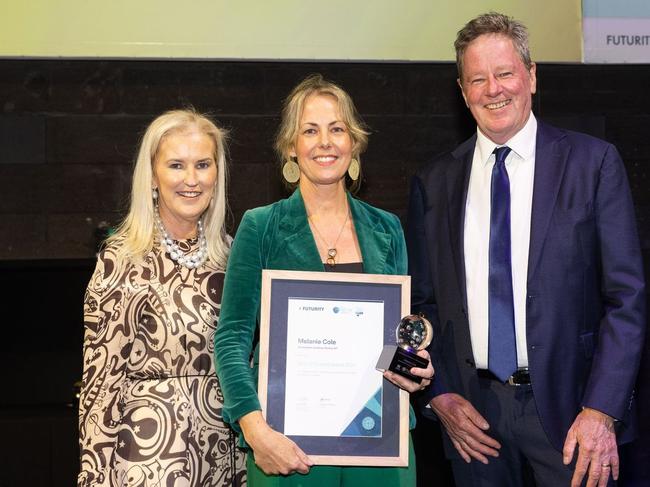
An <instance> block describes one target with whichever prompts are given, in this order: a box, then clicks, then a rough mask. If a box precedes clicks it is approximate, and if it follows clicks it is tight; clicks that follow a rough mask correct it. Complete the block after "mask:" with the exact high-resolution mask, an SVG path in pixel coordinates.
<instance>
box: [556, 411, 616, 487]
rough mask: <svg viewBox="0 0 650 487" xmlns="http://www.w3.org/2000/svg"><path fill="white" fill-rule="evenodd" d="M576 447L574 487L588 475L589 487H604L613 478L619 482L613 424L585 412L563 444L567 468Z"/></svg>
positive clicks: (607, 417)
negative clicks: (610, 477) (576, 458)
mask: <svg viewBox="0 0 650 487" xmlns="http://www.w3.org/2000/svg"><path fill="white" fill-rule="evenodd" d="M576 446H577V447H578V460H577V461H576V469H575V471H574V472H573V479H571V487H579V486H580V485H581V482H582V479H583V478H584V476H585V474H587V472H589V474H588V478H587V485H586V487H596V486H598V487H605V486H606V485H607V480H608V479H609V476H610V474H611V476H612V478H613V479H614V480H618V468H619V463H618V449H617V447H616V433H615V432H614V420H613V419H612V418H611V417H610V416H608V415H606V414H605V413H601V412H600V411H596V410H595V409H591V408H584V409H583V411H582V412H581V413H580V414H578V416H577V417H576V419H575V421H574V422H573V424H572V425H571V428H570V429H569V432H568V433H567V436H566V440H565V442H564V450H563V452H562V453H563V455H564V464H565V465H568V464H569V463H571V460H572V459H573V455H574V452H575V448H576Z"/></svg>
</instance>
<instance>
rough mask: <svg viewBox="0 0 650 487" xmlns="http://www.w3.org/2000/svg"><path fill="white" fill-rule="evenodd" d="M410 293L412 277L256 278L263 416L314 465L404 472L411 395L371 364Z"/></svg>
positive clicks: (269, 273)
mask: <svg viewBox="0 0 650 487" xmlns="http://www.w3.org/2000/svg"><path fill="white" fill-rule="evenodd" d="M410 293H411V281H410V277H409V276H392V275H374V274H347V273H346V274H344V273H338V272H300V271H279V270H264V271H263V272H262V303H261V316H260V366H259V385H258V394H259V398H260V402H261V404H262V412H263V414H264V416H265V418H266V421H267V422H268V423H269V425H270V426H271V427H272V428H273V429H275V430H276V431H279V432H281V433H284V434H285V435H287V436H288V437H289V438H291V439H292V440H293V441H295V442H296V443H297V444H298V446H300V448H301V449H302V450H303V451H304V452H305V453H307V454H308V455H309V456H310V457H311V458H312V460H313V461H314V462H315V463H316V464H320V465H363V466H406V465H408V434H409V431H408V416H409V398H408V393H407V392H406V391H403V390H401V389H399V388H398V387H397V386H395V385H393V384H392V383H391V382H389V381H387V380H386V379H384V378H383V375H382V373H381V372H379V371H378V370H376V369H375V365H376V363H377V359H378V358H379V355H380V354H381V352H382V349H383V347H384V344H387V345H388V344H395V329H396V327H397V324H398V323H399V321H400V319H401V318H402V317H403V316H405V315H408V314H409V313H410Z"/></svg>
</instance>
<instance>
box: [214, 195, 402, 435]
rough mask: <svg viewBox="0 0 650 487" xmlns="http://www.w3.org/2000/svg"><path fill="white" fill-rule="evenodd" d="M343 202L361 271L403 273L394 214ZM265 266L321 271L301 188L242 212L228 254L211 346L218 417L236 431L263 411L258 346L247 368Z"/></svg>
mask: <svg viewBox="0 0 650 487" xmlns="http://www.w3.org/2000/svg"><path fill="white" fill-rule="evenodd" d="M348 202H349V206H350V210H351V214H352V221H353V223H354V228H355V230H356V233H357V238H358V240H359V246H360V248H361V255H362V257H363V268H364V272H366V273H369V274H398V275H404V274H406V273H407V260H406V245H405V243H404V234H403V232H402V227H401V225H400V222H399V220H398V218H397V217H396V216H395V215H393V214H391V213H388V212H386V211H383V210H379V209H377V208H374V207H372V206H370V205H368V204H367V203H364V202H362V201H360V200H358V199H355V198H353V197H352V196H351V195H349V194H348ZM262 269H285V270H300V271H324V267H323V263H322V261H321V258H320V254H319V253H318V248H317V247H316V242H315V241H314V237H313V235H312V232H311V229H310V228H309V223H308V221H307V212H306V210H305V205H304V202H303V200H302V196H301V194H300V190H296V191H295V192H294V193H293V194H292V195H291V196H290V197H289V198H287V199H284V200H280V201H278V202H276V203H273V204H271V205H269V206H264V207H260V208H255V209H253V210H249V211H247V212H246V213H245V214H244V217H243V219H242V221H241V223H240V225H239V229H238V230H237V235H236V236H235V241H234V242H233V246H232V250H231V253H230V257H229V259H228V267H227V270H226V278H225V284H224V289H223V297H222V301H221V312H220V316H219V325H218V326H217V332H216V334H215V339H214V352H215V360H216V369H217V375H218V376H219V380H220V383H221V389H222V391H223V395H224V405H223V418H224V420H225V421H227V422H228V423H230V424H231V425H232V426H233V428H235V429H236V430H237V431H240V430H239V424H238V423H237V420H238V419H239V418H240V417H242V416H244V415H245V414H247V413H249V412H251V411H255V410H260V409H261V407H260V403H259V400H258V397H257V371H258V350H257V348H256V349H255V353H254V359H253V367H252V368H251V366H250V354H251V351H252V347H253V339H254V336H255V332H256V329H257V326H258V320H259V310H260V292H261V286H262ZM411 423H413V421H411Z"/></svg>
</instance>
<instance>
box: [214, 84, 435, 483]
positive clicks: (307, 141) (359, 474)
mask: <svg viewBox="0 0 650 487" xmlns="http://www.w3.org/2000/svg"><path fill="white" fill-rule="evenodd" d="M366 144H367V133H366V132H365V130H364V129H363V125H362V124H361V123H360V121H359V118H358V115H357V114H356V110H355V108H354V105H353V103H352V100H351V99H350V97H349V95H348V94H347V93H346V92H345V91H343V90H342V89H341V88H340V87H338V86H337V85H335V84H333V83H330V82H328V81H325V80H324V79H323V78H322V77H321V76H320V75H313V76H310V77H308V78H307V79H305V80H304V81H303V82H301V83H300V84H299V85H298V86H296V88H294V90H293V91H292V93H291V94H290V95H289V97H288V98H287V100H286V101H285V106H284V110H283V117H282V124H281V126H280V130H279V134H278V137H277V141H276V149H277V151H278V153H279V154H280V156H281V157H282V160H286V161H287V162H286V163H285V165H284V167H283V175H284V177H285V179H286V180H287V182H289V183H290V184H293V185H294V186H296V183H297V188H296V189H295V191H294V193H293V194H292V195H291V197H289V198H288V199H285V200H281V201H278V202H276V203H274V204H272V205H269V206H265V207H261V208H256V209H254V210H249V211H247V212H246V214H245V215H244V218H243V219H242V222H241V224H240V226H239V230H238V231H237V235H236V238H235V241H234V243H233V247H232V251H231V254H230V258H229V261H228V267H227V271H226V280H225V284H224V293H223V298H222V304H221V314H220V320H219V327H218V329H217V333H216V336H215V357H216V365H217V374H218V375H219V378H220V381H221V386H222V389H223V394H224V408H223V417H224V419H225V420H226V421H227V422H229V423H230V424H231V425H232V426H233V427H234V428H235V429H237V430H238V431H240V432H241V433H243V436H244V439H245V441H246V443H247V444H248V446H249V447H250V448H251V449H252V450H253V455H249V462H248V482H249V485H250V486H252V487H256V486H258V485H264V486H267V485H277V486H290V485H295V486H297V485H327V486H329V485H341V486H345V485H350V486H352V485H354V486H355V487H356V486H358V485H372V486H391V487H392V486H400V485H404V486H407V485H412V486H414V485H415V459H414V456H413V449H412V446H411V448H410V455H409V457H410V458H409V466H408V467H402V468H399V467H332V466H313V464H312V462H311V460H310V458H309V457H308V456H307V455H306V454H305V453H304V452H303V451H302V450H301V449H300V448H299V447H298V446H297V445H296V444H295V443H294V442H293V441H291V440H290V439H289V438H287V437H286V436H284V435H283V434H281V433H279V432H277V431H274V430H273V429H272V428H271V427H270V426H269V425H268V424H267V423H266V421H265V420H264V418H263V416H262V414H261V411H260V409H261V407H260V403H259V400H258V397H257V384H256V382H257V364H258V350H255V355H254V367H253V368H252V369H251V367H250V365H249V357H250V354H251V351H252V347H253V338H254V336H255V331H256V329H257V326H258V317H259V308H260V290H261V277H262V269H286V270H303V271H334V272H336V271H343V272H365V273H372V274H406V272H407V262H406V247H405V244H404V236H403V233H402V228H401V225H400V222H399V220H398V218H397V217H396V216H395V215H392V214H390V213H388V212H385V211H383V210H379V209H377V208H374V207H372V206H370V205H368V204H366V203H364V202H362V201H360V200H358V199H355V198H354V197H352V196H351V195H350V193H349V192H348V191H347V190H346V179H348V180H349V181H350V182H351V187H352V188H355V187H356V186H358V182H359V172H360V164H359V155H360V154H361V153H362V152H363V150H364V149H365V147H366ZM346 174H347V176H346ZM421 354H422V355H423V356H425V357H427V358H428V355H427V353H426V352H421ZM416 370H417V372H416V373H417V374H418V375H421V376H422V377H424V378H425V379H424V380H423V381H422V384H415V383H414V382H411V381H407V380H406V379H402V378H401V377H398V376H395V375H393V374H392V373H390V372H388V373H387V374H386V377H387V378H388V379H389V380H392V381H393V382H395V383H397V384H398V385H399V386H401V387H403V388H405V389H407V390H410V391H414V390H418V389H420V388H423V387H425V386H426V385H428V383H429V380H428V379H430V378H431V377H432V375H433V369H432V368H431V365H429V367H428V368H427V369H416ZM411 418H413V414H412V412H411ZM413 426H414V421H413V419H412V420H411V427H413ZM300 474H303V475H300ZM304 474H306V475H304Z"/></svg>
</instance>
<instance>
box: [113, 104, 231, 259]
mask: <svg viewBox="0 0 650 487" xmlns="http://www.w3.org/2000/svg"><path fill="white" fill-rule="evenodd" d="M191 130H197V131H199V132H201V133H203V134H205V135H207V136H208V137H210V138H211V139H212V141H213V142H214V151H215V153H214V159H215V162H216V164H217V180H216V183H215V188H214V193H213V197H212V199H211V200H210V204H209V205H208V208H207V209H206V210H205V212H204V213H203V227H204V230H205V236H206V240H207V244H208V256H209V258H210V261H212V264H213V265H216V266H217V267H218V268H222V269H223V268H225V266H226V260H227V259H228V253H229V251H230V246H229V243H228V241H227V234H226V229H225V220H226V212H227V200H226V183H227V180H228V165H227V163H226V137H227V134H226V132H225V131H224V130H223V129H220V128H219V127H217V125H216V124H215V123H214V122H213V121H212V120H210V118H208V116H206V115H203V114H200V113H198V112H196V111H195V110H194V109H191V108H190V109H185V110H172V111H168V112H166V113H163V114H162V115H160V116H159V117H157V118H156V119H155V120H154V121H153V122H151V124H150V125H149V127H147V130H146V132H145V134H144V136H143V137H142V142H141V143H140V149H139V151H138V156H137V159H136V161H135V167H134V170H133V183H132V186H131V202H130V207H129V212H128V214H127V216H126V218H124V220H123V221H122V223H121V224H120V225H119V226H118V228H117V230H116V231H115V233H114V234H113V235H111V236H110V237H109V238H108V239H107V240H106V244H107V245H108V244H111V243H115V244H116V256H117V258H118V260H122V259H123V260H129V261H136V262H137V261H139V260H141V259H142V258H143V257H144V255H145V254H146V253H148V252H150V251H151V250H152V249H153V246H154V238H155V235H156V225H155V218H154V211H155V209H154V203H153V198H152V188H153V164H154V161H155V159H156V155H157V152H158V149H159V147H160V144H161V142H162V141H163V139H164V138H165V137H167V136H168V135H170V134H173V133H183V132H188V131H191Z"/></svg>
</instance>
